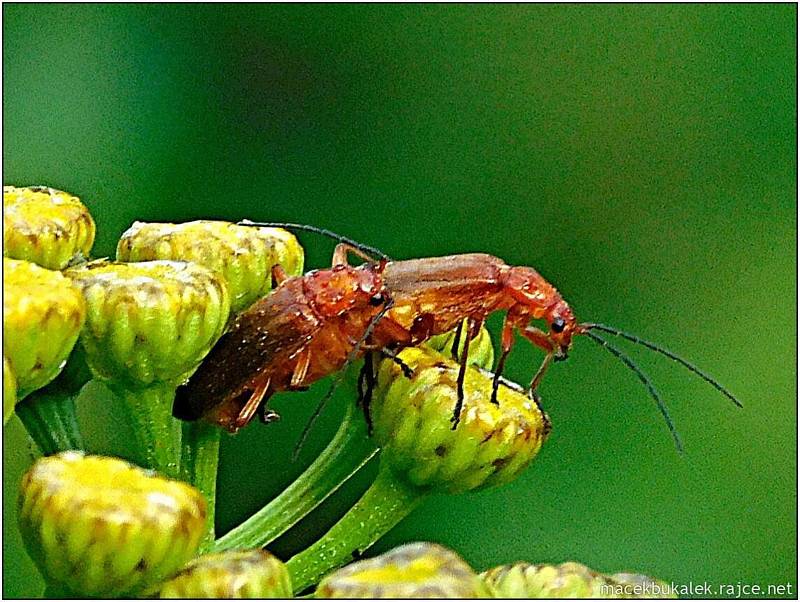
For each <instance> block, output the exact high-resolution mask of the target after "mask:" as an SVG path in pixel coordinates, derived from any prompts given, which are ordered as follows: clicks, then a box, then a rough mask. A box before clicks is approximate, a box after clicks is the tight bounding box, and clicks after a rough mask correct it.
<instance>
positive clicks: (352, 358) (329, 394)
mask: <svg viewBox="0 0 800 602" xmlns="http://www.w3.org/2000/svg"><path fill="white" fill-rule="evenodd" d="M393 305H394V303H392V301H391V300H389V301H388V302H387V303H386V305H384V306H383V309H381V311H379V312H378V313H377V314H376V315H375V316H374V317H373V318H372V320H370V322H369V324H368V325H367V328H366V329H365V330H364V334H362V335H361V337H360V338H359V339H358V343H356V345H355V346H354V347H353V348H352V349H351V350H350V353H349V354H348V355H347V359H346V360H345V361H344V364H343V365H342V368H341V370H339V373H338V374H337V375H336V379H335V380H334V381H333V382H332V383H331V386H330V388H329V389H328V392H327V393H325V396H324V397H323V398H322V400H321V401H320V402H319V403H318V404H317V407H316V409H315V410H314V413H313V414H312V415H311V418H310V419H309V421H308V422H307V423H306V426H305V428H304V429H303V432H302V433H301V434H300V439H299V440H298V441H297V444H296V445H295V446H294V451H292V462H294V461H295V460H297V456H298V455H299V454H300V450H301V449H302V448H303V445H304V444H305V442H306V439H308V435H309V433H311V429H312V428H313V426H314V423H315V422H316V421H317V418H319V415H320V414H321V413H322V410H323V408H324V407H325V404H326V403H328V401H329V400H330V398H331V397H332V396H333V392H334V391H335V390H336V387H338V386H339V385H340V384H341V382H342V380H343V379H344V374H345V371H346V370H347V368H348V366H350V364H352V363H353V362H354V361H355V359H356V356H357V355H358V352H359V351H361V346H362V345H363V344H364V343H365V342H366V340H367V339H368V338H369V335H371V334H372V331H373V330H375V327H376V326H377V325H378V322H380V321H381V318H383V316H385V315H386V312H388V311H389V310H390V309H392V306H393Z"/></svg>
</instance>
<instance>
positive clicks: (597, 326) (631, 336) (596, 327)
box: [581, 323, 742, 408]
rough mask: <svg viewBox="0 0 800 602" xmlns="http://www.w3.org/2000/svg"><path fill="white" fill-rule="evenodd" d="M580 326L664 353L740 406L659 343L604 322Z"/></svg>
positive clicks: (735, 400)
mask: <svg viewBox="0 0 800 602" xmlns="http://www.w3.org/2000/svg"><path fill="white" fill-rule="evenodd" d="M581 328H582V329H583V331H584V333H585V334H589V333H588V332H587V331H589V330H601V331H603V332H607V333H609V334H613V335H616V336H618V337H622V338H623V339H626V340H628V341H631V342H632V343H636V344H637V345H642V346H643V347H647V348H648V349H650V350H651V351H655V352H656V353H660V354H661V355H664V356H666V357H668V358H669V359H671V360H673V361H675V362H678V363H679V364H680V365H682V366H683V367H684V368H686V369H687V370H689V371H690V372H693V373H694V374H696V375H697V376H699V377H700V378H702V379H703V380H704V381H706V382H707V383H708V384H710V385H711V386H712V387H714V388H715V389H716V390H717V391H719V392H720V393H722V394H723V395H724V396H725V397H727V398H728V399H730V400H731V401H732V402H733V403H735V404H736V405H737V406H738V407H740V408H741V407H742V402H740V401H739V400H738V399H736V397H735V396H734V395H733V393H731V392H730V391H728V390H727V389H726V388H725V387H723V386H722V385H721V384H719V383H718V382H717V381H716V380H714V379H713V378H711V377H710V376H709V375H708V374H706V373H705V372H703V371H702V370H700V368H698V367H697V366H695V365H694V364H691V363H689V362H688V361H686V360H685V359H683V358H682V357H680V356H678V355H676V354H674V353H673V352H672V351H670V350H669V349H665V348H664V347H661V346H660V345H656V344H655V343H651V342H650V341H645V340H644V339H641V338H639V337H637V336H636V335H635V334H630V333H628V332H623V331H622V330H619V329H618V328H614V327H613V326H606V325H605V324H594V323H592V324H581Z"/></svg>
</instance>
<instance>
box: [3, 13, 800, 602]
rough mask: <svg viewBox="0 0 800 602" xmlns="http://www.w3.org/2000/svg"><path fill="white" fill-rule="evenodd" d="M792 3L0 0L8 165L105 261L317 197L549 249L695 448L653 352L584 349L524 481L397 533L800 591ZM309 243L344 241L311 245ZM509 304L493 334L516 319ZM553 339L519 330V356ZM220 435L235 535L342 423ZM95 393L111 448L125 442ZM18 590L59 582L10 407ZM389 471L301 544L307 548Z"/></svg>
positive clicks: (394, 232) (352, 224) (479, 243)
mask: <svg viewBox="0 0 800 602" xmlns="http://www.w3.org/2000/svg"><path fill="white" fill-rule="evenodd" d="M796 10H797V9H796V7H795V6H793V5H762V6H755V5H750V6H744V5H646V6H645V5H640V6H631V5H628V6H626V5H595V6H587V5H502V6H489V5H459V6H442V5H437V6H434V5H424V6H423V5H416V6H412V5H376V6H367V5H335V6H334V5H327V6H323V5H314V6H311V5H303V6H297V5H272V6H270V5H258V6H255V5H236V6H234V5H204V6H191V5H137V6H132V5H94V6H91V5H35V4H28V5H9V4H5V5H4V6H3V72H4V82H3V83H4V90H3V92H4V93H3V109H4V124H3V125H4V136H3V142H4V145H3V171H4V174H3V181H4V183H6V184H15V185H28V184H47V185H51V186H54V187H57V188H62V189H64V190H68V191H70V192H73V193H75V194H77V195H79V196H80V197H81V198H82V199H83V200H84V202H85V203H86V204H87V205H88V206H89V207H90V209H91V211H92V212H93V214H94V216H95V218H96V221H97V224H98V239H97V244H96V246H95V251H96V253H95V254H96V255H98V256H99V255H105V254H112V253H113V249H114V246H115V242H116V239H117V238H118V237H119V235H120V233H121V232H122V231H123V230H124V229H125V228H126V227H127V226H128V225H129V224H130V223H131V222H132V221H133V220H135V219H140V220H162V221H167V220H170V221H171V220H175V221H183V220H189V219H193V218H200V217H204V218H227V219H234V220H236V219H240V218H244V217H248V218H251V219H269V220H293V221H298V222H306V223H312V224H316V225H320V226H326V227H329V228H331V229H333V230H337V231H340V232H342V233H345V234H347V235H350V236H352V237H353V238H356V239H358V240H362V241H364V242H368V243H370V244H373V245H376V246H378V247H380V248H382V249H383V250H385V251H386V252H387V253H389V254H390V255H392V256H395V257H399V258H410V257H420V256H429V255H437V254H450V253H459V252H465V251H484V252H488V253H492V254H495V255H498V256H500V257H502V258H504V259H505V260H506V261H508V262H509V263H511V264H521V265H530V266H534V267H536V268H537V269H538V270H539V271H541V272H542V274H544V275H545V277H547V278H548V279H549V280H550V281H551V282H553V283H554V284H555V285H556V286H557V287H558V288H559V289H560V291H561V292H562V294H563V295H564V297H565V298H566V299H567V300H568V301H569V302H570V303H571V304H572V306H573V308H574V309H575V312H576V314H577V315H578V316H579V318H580V319H583V320H593V321H603V322H606V323H609V324H613V325H616V326H619V327H622V328H625V329H627V330H630V331H632V332H635V333H638V334H640V335H641V336H643V337H645V338H650V339H652V340H656V341H659V342H661V343H663V344H664V345H666V346H668V347H669V348H671V349H674V350H676V351H678V352H679V353H681V354H683V355H685V356H686V357H687V358H690V359H691V360H693V361H696V362H697V363H698V364H699V365H700V366H702V367H703V368H705V369H706V370H707V371H708V372H709V373H711V374H713V375H715V376H716V377H717V378H719V380H720V381H721V382H723V383H724V384H725V385H726V386H728V387H729V388H730V389H731V390H732V391H734V392H735V393H736V394H738V395H739V396H741V398H742V399H743V400H744V402H745V408H744V409H743V410H738V409H736V408H735V407H733V406H732V405H731V404H730V403H729V402H728V401H727V400H726V399H725V398H723V397H721V396H720V395H718V394H717V393H716V392H715V391H714V390H713V389H712V388H710V387H709V386H707V385H706V384H704V383H703V382H702V381H699V380H698V379H696V378H693V377H691V376H690V375H689V374H688V373H687V372H685V371H683V370H682V369H680V368H679V367H678V366H676V365H675V364H673V363H671V362H669V361H667V360H665V359H663V358H660V357H657V356H653V354H651V353H649V352H647V351H646V350H643V349H631V350H630V352H631V353H632V354H635V357H636V359H637V361H638V362H640V365H641V367H642V368H643V369H645V370H646V371H648V372H649V373H650V375H651V376H652V377H653V379H654V380H655V381H656V383H657V385H658V387H659V389H660V390H661V391H662V392H663V393H664V395H665V396H666V397H667V398H668V401H669V403H670V405H671V410H672V413H673V418H674V419H675V422H676V424H677V426H678V428H679V430H680V432H681V434H682V436H683V438H684V442H685V445H686V448H687V452H686V454H685V455H684V456H680V455H678V454H677V453H676V451H675V449H674V448H673V446H672V441H671V439H670V437H669V434H668V431H667V430H666V428H665V426H664V424H663V422H662V420H661V418H660V415H659V413H658V411H657V409H656V408H655V406H654V404H653V403H652V401H651V400H650V399H649V398H648V396H647V393H646V391H645V390H644V388H643V387H641V386H640V384H639V383H638V381H637V380H636V378H635V377H634V375H633V374H631V373H630V372H629V371H628V370H626V369H625V367H624V366H623V365H622V364H620V363H618V362H617V361H615V360H614V359H613V358H612V357H611V356H610V355H608V354H605V353H601V352H600V350H599V348H597V347H596V346H594V345H593V344H592V343H591V342H590V341H586V340H577V341H576V343H575V348H574V350H573V353H572V354H571V357H570V360H569V361H568V362H566V363H563V364H559V365H557V366H555V367H554V368H553V369H552V370H551V371H550V373H549V374H548V378H547V379H545V382H544V384H543V387H542V394H543V396H544V403H545V406H546V409H547V410H548V412H549V413H550V416H551V418H552V420H553V423H554V431H553V434H552V436H551V439H550V440H549V442H548V443H547V444H546V445H545V448H544V449H543V451H542V453H541V455H540V457H539V458H538V459H537V460H536V461H535V462H534V463H533V465H532V466H531V467H530V469H529V470H527V472H525V473H524V474H523V475H522V476H521V477H520V478H519V479H518V480H517V481H515V482H514V483H512V484H510V485H508V486H505V487H502V488H499V489H496V490H490V491H486V492H483V493H478V494H472V495H463V496H457V497H452V496H450V497H448V496H441V497H436V498H433V499H430V500H429V501H428V502H427V503H426V504H425V505H424V506H423V507H422V508H421V509H420V510H418V511H416V512H415V513H414V514H412V515H411V516H410V517H409V518H408V519H406V520H404V521H403V522H402V523H401V524H400V525H399V526H398V527H397V528H396V529H395V530H394V531H392V532H391V533H390V534H389V535H388V536H387V537H385V538H384V539H383V540H382V541H381V542H380V543H379V544H378V546H376V548H375V550H376V551H381V550H385V549H388V548H389V547H391V546H393V545H396V544H398V543H401V542H405V541H409V540H435V541H438V542H441V543H443V544H445V545H448V546H450V547H452V548H454V549H456V550H457V551H458V552H460V553H461V554H462V555H463V556H464V557H465V558H466V559H467V560H468V561H469V562H471V563H472V564H473V565H474V566H476V567H477V568H479V569H484V568H486V567H488V566H491V565H494V564H499V563H505V562H510V561H514V560H520V559H526V560H531V561H538V562H561V561H565V560H572V559H574V560H579V561H581V562H584V563H586V564H589V565H590V566H592V567H595V568H597V569H600V570H604V571H618V570H636V571H641V572H646V573H651V574H654V575H657V576H660V577H663V578H665V579H668V580H670V579H671V580H673V581H675V582H676V583H685V582H688V581H690V580H691V581H694V582H703V581H707V582H709V583H712V584H718V583H728V584H736V583H737V582H742V583H755V584H759V585H761V586H762V587H766V586H767V585H768V584H779V583H783V584H786V583H791V585H792V588H793V589H792V592H793V594H794V595H795V596H796V594H797V561H796V558H797V556H796V550H797V548H796V545H797V544H796V542H797V539H796V538H797V522H796V504H797V476H796V475H797V465H796V457H797V440H796V429H797V412H796V400H797V390H796V378H797V374H796V365H797V357H796V294H797V283H796V278H795V275H796V270H797V265H796V252H797V247H796V235H797V223H796V195H797V188H796V181H797V180H796V177H797V176H796V168H797V163H796V136H797V131H796V108H797V107H796V102H795V98H796V86H797V80H796V72H797V63H796V34H797V31H796V21H797V13H796ZM301 238H302V240H303V242H304V244H305V246H306V249H307V253H308V260H307V265H308V266H309V267H320V266H324V265H326V264H327V263H328V261H329V257H330V253H331V250H332V244H331V243H330V242H329V241H326V240H324V239H319V238H314V237H311V236H308V235H304V236H301ZM490 325H491V326H492V328H493V329H494V331H495V332H497V327H498V325H499V316H495V317H494V319H493V320H492V321H491V323H490ZM538 360H539V355H538V354H537V352H535V351H534V350H532V349H531V346H530V345H528V344H526V343H524V342H522V343H520V344H518V345H517V347H516V349H515V352H514V354H513V355H512V356H511V358H510V360H509V367H508V370H507V375H508V376H510V377H512V378H514V379H515V380H518V381H520V382H527V380H528V379H529V378H530V375H531V374H532V371H533V370H534V367H535V366H536V365H537V361H538ZM326 387H327V383H320V385H319V386H317V387H314V388H312V390H311V391H310V392H308V393H305V394H288V395H281V396H279V397H277V398H276V400H275V406H276V408H277V409H278V410H279V411H280V412H281V414H282V415H283V417H284V420H283V421H282V422H280V423H278V424H277V425H271V426H269V427H263V426H262V425H259V424H253V425H252V426H251V427H249V428H248V429H246V430H245V431H244V432H242V433H241V434H239V435H238V436H237V437H226V438H225V441H224V446H223V452H222V455H223V457H222V460H221V469H220V496H221V502H220V505H219V517H218V525H219V528H220V529H221V530H226V529H228V528H230V527H231V526H233V525H234V524H236V523H237V521H239V520H241V519H242V518H243V517H245V516H246V515H248V514H249V513H251V512H252V511H254V510H255V509H257V508H258V507H260V506H261V505H262V504H263V503H264V502H265V501H267V500H268V499H270V498H271V497H272V496H273V495H275V494H276V493H277V492H278V491H280V490H281V489H282V488H283V487H285V486H286V484H288V483H289V482H290V481H291V480H292V478H293V477H294V476H295V475H296V474H298V473H299V472H300V471H301V470H302V468H303V465H304V464H306V463H308V462H309V461H310V460H311V458H313V457H314V456H315V454H316V453H317V452H318V451H319V450H320V449H321V448H322V446H323V445H324V443H325V441H326V439H327V438H328V437H329V436H330V435H331V433H332V432H333V429H334V428H335V426H336V421H337V419H338V415H339V413H340V412H341V409H342V405H341V404H343V403H346V402H349V401H350V400H349V399H348V391H347V390H346V389H344V390H342V391H340V395H339V396H338V399H337V404H334V406H333V407H331V408H329V410H328V411H327V412H326V415H325V419H324V420H323V424H322V425H321V426H320V427H319V428H318V429H317V430H316V431H315V433H314V437H313V441H312V442H311V443H310V444H309V445H308V446H307V447H306V449H305V450H304V453H303V455H302V457H301V460H300V462H298V463H295V464H291V463H289V460H288V458H289V452H288V451H287V449H288V448H289V447H290V446H291V445H293V444H294V442H295V440H296V438H297V436H298V434H299V432H300V430H301V429H302V426H303V425H304V423H305V421H306V420H307V419H308V416H309V415H310V413H311V411H312V408H313V406H314V405H315V404H314V402H315V401H316V399H318V398H319V396H320V395H321V392H320V391H324V390H325V388H326ZM113 407H114V402H113V400H111V399H110V398H109V396H108V395H107V394H106V393H105V391H104V390H103V388H102V387H100V386H94V385H90V386H89V387H88V389H87V390H85V392H84V394H83V395H82V400H81V412H82V414H83V416H84V418H85V420H86V422H87V424H88V427H87V428H88V430H89V438H90V440H91V441H92V443H93V446H94V449H95V450H99V451H106V452H115V453H121V454H125V453H126V448H125V437H124V436H123V435H121V434H120V433H122V432H123V430H124V425H120V424H117V423H116V422H115V416H114V413H113ZM4 435H5V436H4V477H5V478H4V501H5V504H4V517H3V518H4V526H3V556H4V569H3V570H4V593H5V595H7V596H34V595H39V594H40V593H41V582H40V580H39V577H38V575H37V574H36V571H35V569H34V568H33V566H32V564H31V562H30V561H29V560H28V558H27V556H26V555H25V553H24V552H23V551H22V548H21V542H20V540H19V536H18V534H17V531H16V525H15V520H16V519H15V516H14V502H15V498H16V490H17V486H18V481H19V478H20V476H21V474H22V473H23V472H24V470H26V468H27V467H28V466H29V465H30V462H31V461H32V459H33V452H32V444H30V443H29V441H28V440H27V439H26V437H25V436H24V434H23V431H22V427H21V425H20V424H19V422H18V421H17V420H16V419H15V420H14V421H12V423H10V424H9V426H7V427H6V428H5V429H4ZM370 471H374V467H370V470H368V471H366V473H365V474H363V475H361V476H360V477H359V478H357V479H355V480H354V481H353V482H352V483H350V484H349V485H348V486H347V487H346V488H345V489H344V490H343V491H342V492H341V494H340V495H337V496H336V497H335V498H334V499H333V500H331V501H330V502H329V503H326V504H325V505H324V507H323V508H322V509H321V510H320V511H319V512H318V513H316V514H315V515H314V516H313V517H312V518H311V520H308V521H306V522H304V523H303V524H302V525H301V527H299V528H297V529H295V530H293V531H292V532H290V533H289V534H287V535H286V536H285V537H283V538H282V539H281V540H280V541H279V543H278V545H277V546H276V551H277V552H278V553H279V554H281V555H283V556H288V555H289V554H291V553H292V552H293V551H296V550H298V549H299V548H300V547H302V545H304V544H306V543H308V542H310V541H311V540H313V539H314V538H315V537H316V536H317V535H319V534H320V533H321V532H323V531H324V530H325V528H326V527H327V526H328V525H330V524H331V522H332V521H333V520H334V518H335V517H336V516H337V515H338V514H340V513H341V512H342V511H343V510H344V509H345V508H347V507H349V505H350V504H351V503H352V501H353V500H354V499H356V497H357V496H358V495H359V493H360V491H361V490H362V489H363V488H364V487H365V486H366V484H367V482H368V480H369V477H370V474H369V473H370Z"/></svg>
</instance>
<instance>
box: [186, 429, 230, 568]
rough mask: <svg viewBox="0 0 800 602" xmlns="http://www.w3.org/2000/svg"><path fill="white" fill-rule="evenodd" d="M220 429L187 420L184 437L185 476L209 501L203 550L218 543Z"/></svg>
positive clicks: (202, 544) (201, 549) (201, 545)
mask: <svg viewBox="0 0 800 602" xmlns="http://www.w3.org/2000/svg"><path fill="white" fill-rule="evenodd" d="M220 433H221V431H220V429H219V428H217V427H216V426H212V425H210V424H208V423H206V422H203V421H197V422H184V423H183V436H182V439H181V446H182V447H181V479H182V480H184V481H186V482H187V483H190V484H191V485H194V486H195V487H197V489H199V490H200V493H202V494H203V497H204V498H205V500H206V534H205V536H204V537H203V540H202V541H201V542H200V552H201V553H202V552H205V551H206V550H207V549H208V548H209V547H210V546H211V545H212V544H213V543H214V506H215V503H216V496H217V465H218V463H219V440H220Z"/></svg>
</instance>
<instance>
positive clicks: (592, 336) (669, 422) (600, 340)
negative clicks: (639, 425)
mask: <svg viewBox="0 0 800 602" xmlns="http://www.w3.org/2000/svg"><path fill="white" fill-rule="evenodd" d="M583 334H585V335H586V336H587V337H589V338H590V339H592V340H593V341H594V342H595V343H597V344H598V345H600V346H601V347H603V348H605V349H606V350H607V351H608V352H609V353H611V354H612V355H615V356H616V357H617V358H618V359H619V360H620V361H622V363H624V364H625V365H626V366H628V368H630V369H631V370H633V372H634V373H635V374H636V376H638V377H639V380H640V381H642V383H644V386H645V387H647V390H648V391H649V392H650V396H651V397H652V398H653V399H654V400H655V402H656V405H657V406H658V409H659V411H660V412H661V415H662V416H663V417H664V420H665V421H666V423H667V426H668V427H669V432H670V433H672V438H673V439H674V440H675V447H676V448H677V449H678V452H679V453H683V443H681V438H680V435H678V430H677V429H676V428H675V424H674V423H673V422H672V418H670V415H669V410H667V404H666V403H664V400H663V399H661V396H660V395H659V394H658V391H656V388H655V386H653V383H652V382H651V381H650V379H649V378H648V377H647V375H646V374H645V373H644V372H642V370H641V369H640V368H639V367H638V366H637V365H636V364H634V363H633V360H631V358H629V357H628V356H627V355H625V354H624V353H622V351H620V350H619V349H617V348H616V347H613V346H612V345H611V344H609V342H608V341H606V340H605V339H603V338H601V337H599V336H597V335H596V334H594V333H593V332H590V331H589V330H586V331H585V332H584V333H583Z"/></svg>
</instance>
